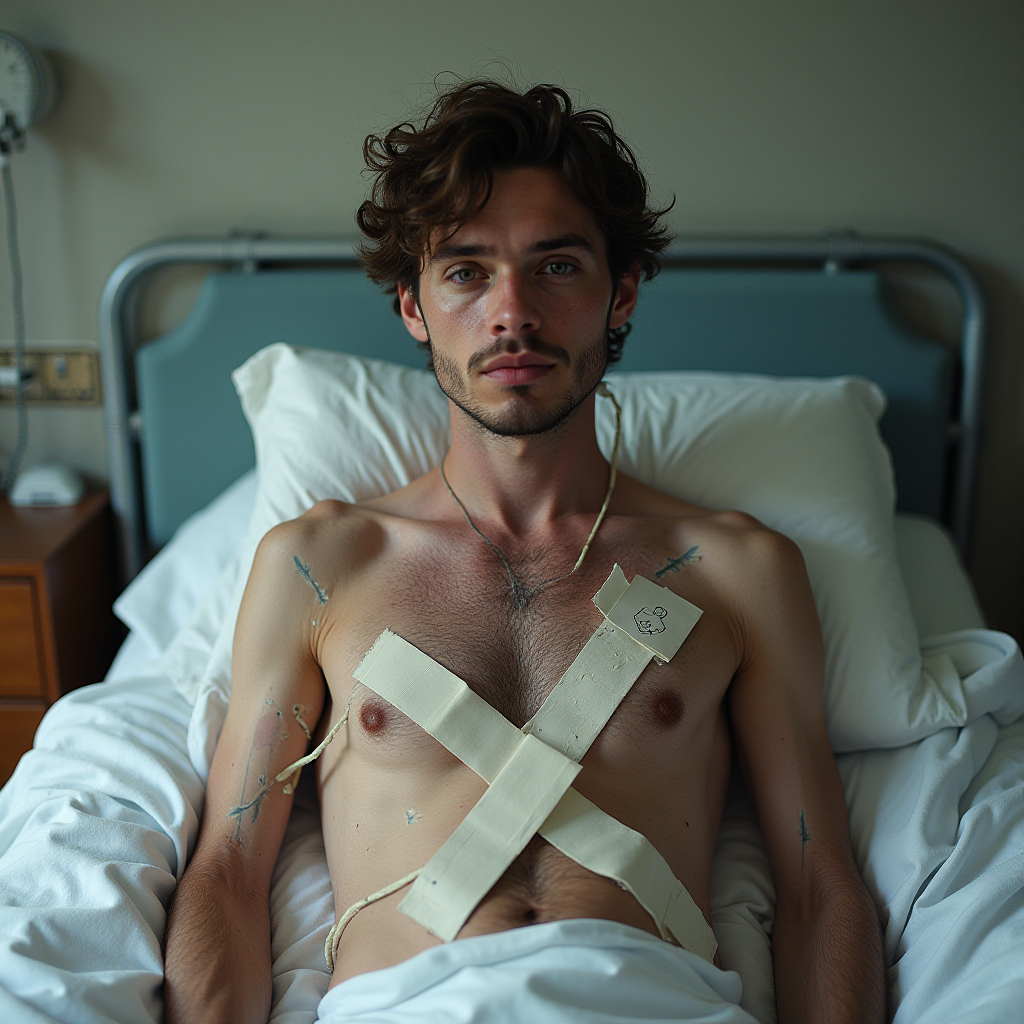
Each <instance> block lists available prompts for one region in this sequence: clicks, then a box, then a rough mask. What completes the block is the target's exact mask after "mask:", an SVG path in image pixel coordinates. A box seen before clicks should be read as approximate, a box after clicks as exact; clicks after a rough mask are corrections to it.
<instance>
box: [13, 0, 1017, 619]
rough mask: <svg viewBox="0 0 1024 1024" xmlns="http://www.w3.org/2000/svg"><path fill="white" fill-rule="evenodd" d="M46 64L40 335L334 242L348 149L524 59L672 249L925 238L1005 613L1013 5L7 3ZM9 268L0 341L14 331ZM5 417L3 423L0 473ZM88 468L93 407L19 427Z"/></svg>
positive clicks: (33, 169)
mask: <svg viewBox="0 0 1024 1024" xmlns="http://www.w3.org/2000/svg"><path fill="white" fill-rule="evenodd" d="M0 19H2V22H3V24H2V27H4V28H8V29H11V30H14V31H16V32H20V33H23V34H25V35H26V36H27V37H29V38H30V39H32V40H33V41H35V42H36V43H37V44H39V45H41V46H43V47H44V48H46V49H48V50H50V51H51V52H53V53H54V54H55V57H56V61H57V65H58V68H59V71H60V74H61V77H62V79H63V83H64V97H63V100H62V103H61V106H60V108H59V109H58V111H57V112H56V113H55V114H54V115H53V117H52V118H51V119H50V120H49V121H48V122H47V123H45V124H44V125H42V126H40V128H39V129H38V130H37V131H35V132H33V134H32V137H31V139H30V141H29V146H28V149H27V151H26V152H25V153H23V154H20V155H18V156H17V157H16V161H15V166H14V172H15V178H16V185H17V190H18V200H19V209H20V217H21V232H22V240H23V249H24V262H25V276H26V301H27V312H28V325H29V328H28V329H29V336H30V338H31V339H53V340H72V341H82V340H89V339H94V338H95V337H96V308H97V301H98V297H99V293H100V289H101V287H102V284H103V281H104V279H105V278H106V276H107V274H108V273H109V272H110V270H111V269H112V268H113V266H114V265H115V264H116V263H117V262H118V260H119V259H120V258H121V257H122V256H123V255H124V254H125V253H126V252H128V251H129V250H130V249H132V248H134V247H136V246H139V245H141V244H143V243H145V242H148V241H150V240H152V239H154V238H156V237H158V236H161V235H166V234H169V233H177V232H224V231H227V230H229V229H231V228H234V227H252V228H261V229H265V230H269V231H278V232H339V233H351V232H352V231H353V223H352V211H353V209H354V208H355V206H356V205H357V204H358V202H359V201H360V198H361V196H362V192H363V187H364V183H363V181H362V180H361V179H360V176H359V171H360V166H361V161H360V142H361V139H362V137H363V136H364V134H365V133H366V132H367V131H368V130H369V129H372V128H374V127H375V126H380V125H384V124H386V123H388V122H389V121H391V120H392V119H395V118H397V117H399V116H401V115H402V114H403V113H404V112H405V110H406V109H407V104H408V103H409V102H410V101H418V100H420V99H422V98H423V97H425V96H426V94H427V90H428V88H429V85H430V83H431V81H432V79H433V77H434V76H435V75H436V74H437V73H439V72H442V71H455V72H458V73H460V74H468V73H471V72H473V71H474V70H476V71H479V70H485V69H486V62H487V61H488V60H492V59H496V58H501V59H506V60H512V61H515V62H517V63H518V66H519V68H520V69H521V73H522V75H523V77H524V78H527V79H530V80H548V81H555V82H559V83H562V84H564V85H566V86H568V87H570V88H571V89H578V90H580V91H581V92H582V93H583V95H584V96H585V97H586V98H587V99H588V100H589V101H591V102H592V103H594V104H596V105H600V106H603V107H605V108H606V109H608V110H610V111H611V112H612V113H613V114H614V115H615V117H616V118H617V119H618V121H619V123H620V125H621V126H622V127H623V128H624V129H625V131H626V132H627V134H628V137H629V138H630V140H631V141H632V142H633V143H634V144H635V145H636V147H637V148H638V149H639V151H640V152H641V153H642V154H643V156H644V158H645V159H646V161H647V166H648V169H649V171H650V175H651V177H652V179H653V182H654V184H655V186H656V188H657V189H658V190H659V191H660V192H661V193H662V194H665V195H667V194H669V193H675V194H676V195H677V196H678V202H677V205H676V208H675V211H674V212H673V215H672V217H673V223H674V225H675V227H676V228H678V229H680V230H683V231H689V232H734V233H736V232H813V231H816V230H817V229H819V228H821V227H823V226H852V227H855V228H857V229H858V230H860V231H863V232H881V233H909V234H920V235H929V236H932V237H934V238H937V239H940V240H942V241H944V242H946V243H947V244H949V245H952V246H954V247H955V248H957V249H958V250H959V251H960V252H962V253H963V254H964V255H965V256H966V257H967V258H968V259H969V260H970V261H971V263H972V264H973V265H974V266H975V267H976V269H977V270H978V271H979V272H980V274H981V275H982V278H983V280H984V283H985V285H986V287H987V289H988V291H989V293H990V296H991V299H992V302H993V314H994V320H995V329H994V336H993V348H992V355H991V371H990V379H989V386H988V410H989V413H988V417H989V419H988V446H987V451H986V455H985V460H984V464H983V471H982V478H981V507H980V515H979V520H978V531H977V538H976V544H975V555H974V558H973V565H972V569H973V571H974V575H975V578H976V580H977V582H978V586H979V589H980V591H981V595H982V599H983V603H984V604H985V607H986V610H987V612H988V614H989V616H990V618H991V620H992V622H993V624H994V625H997V626H1000V627H1002V628H1005V629H1012V630H1013V631H1014V632H1018V633H1019V632H1020V631H1021V627H1022V619H1024V598H1022V574H1024V525H1022V519H1024V515H1022V513H1024V402H1022V396H1024V4H1021V3H1020V2H1019V0H1008V2H1003V3H1000V2H995V0H972V2H970V3H968V2H964V0H952V2H950V0H920V2H909V0H885V2H879V3H873V2H867V0H846V2H842V3H839V2H828V0H825V2H823V0H814V2H799V0H773V2H772V3H762V2H756V0H714V2H712V0H679V2H653V3H652V2H648V3H646V4H624V3H620V2H606V0H601V2H591V3H579V2H576V3H568V2H563V0H540V2H537V0H516V2H514V3H513V2H511V0H508V2H501V3H496V2H492V0H477V2H475V3H471V4H450V3H440V2H437V3H434V2H431V3H427V2H423V0H419V2H416V3H406V2H391V3H383V2H371V0H362V2H359V3H353V2H348V0H292V2H289V3H284V2H274V3H271V2H267V0H245V2H237V0H203V2H196V0H170V2H163V3H155V2H140V0H134V2H131V0H5V3H4V5H3V7H2V8H0ZM7 289H8V283H7V260H6V257H5V256H4V255H3V253H2V252H0V338H4V337H9V336H10V328H9V326H8V325H9V324H10V309H9V298H8V294H7ZM12 439H13V419H12V417H11V415H10V413H9V412H8V411H6V410H4V411H2V412H0V464H2V463H3V462H5V461H6V456H7V452H8V451H9V449H10V446H11V442H12ZM43 457H47V458H58V459H64V460H66V461H69V462H71V463H72V464H74V465H76V466H78V467H79V468H81V469H83V470H86V471H90V472H92V473H95V474H98V475H101V476H102V475H103V473H104V472H105V465H106V463H105V452H104V443H103V435H102V426H101V418H100V415H99V412H98V410H82V411H78V412H74V413H72V412H64V413H61V412H54V411H51V410H44V409H41V410H37V411H34V412H33V415H32V448H31V452H30V458H43Z"/></svg>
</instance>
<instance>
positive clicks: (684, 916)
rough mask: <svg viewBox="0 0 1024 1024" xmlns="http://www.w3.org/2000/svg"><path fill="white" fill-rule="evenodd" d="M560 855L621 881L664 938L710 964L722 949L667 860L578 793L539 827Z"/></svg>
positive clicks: (568, 794) (571, 792) (561, 803)
mask: <svg viewBox="0 0 1024 1024" xmlns="http://www.w3.org/2000/svg"><path fill="white" fill-rule="evenodd" d="M540 834H541V835H542V836H543V837H544V838H545V839H546V840H547V841H548V842H549V843H550V844H551V845H552V846H554V847H555V849H557V850H561V851H562V853H564V854H565V855H566V856H567V857H571V858H572V859H573V860H574V861H576V862H577V863H578V864H582V865H583V867H585V868H589V869H590V870H591V871H593V872H594V873H595V874H598V875H604V876H605V877H606V878H611V879H613V880H614V881H616V882H618V883H619V884H620V885H621V886H623V887H624V888H625V889H627V890H628V891H629V892H631V893H632V894H633V896H635V897H636V900H637V902H638V903H639V904H640V906H642V907H643V908H644V910H646V911H647V913H648V914H650V915H651V917H652V918H654V923H655V924H656V925H657V926H658V930H659V931H660V932H661V937H662V938H663V939H668V938H669V936H670V935H671V936H672V937H673V938H674V939H675V940H676V942H678V943H679V945H680V946H682V947H683V949H688V950H690V952H692V953H696V954H697V955H698V956H702V957H704V958H705V959H706V960H711V959H712V958H713V957H714V955H715V950H716V949H717V948H718V943H717V942H716V941H715V936H714V932H712V930H711V929H710V928H709V927H708V924H707V922H706V921H705V920H704V915H703V914H702V913H701V911H700V908H699V907H698V906H697V904H696V903H694V902H693V898H692V897H691V896H690V894H689V893H688V892H687V891H686V888H685V886H684V885H683V883H682V882H680V881H679V880H678V879H677V878H676V877H675V875H673V874H672V869H671V868H670V867H669V866H668V864H667V863H666V862H665V859H664V858H663V857H662V856H661V854H660V853H658V851H657V850H656V849H655V848H654V847H653V846H652V845H651V843H650V841H649V840H648V839H647V838H646V837H645V836H643V835H641V834H640V833H639V832H636V831H634V830H633V829H631V828H629V826H628V825H623V824H622V822H621V821H616V819H615V818H613V817H612V816H611V815H610V814H605V812H604V811H602V810H601V808H600V807H597V806H595V805H594V804H592V803H591V802H590V801H589V800H588V799H587V798H586V797H585V796H581V795H580V794H579V793H577V792H576V790H575V789H570V790H568V791H567V792H566V794H565V796H563V797H562V799H561V800H560V801H559V802H558V806H557V807H556V808H555V809H554V810H553V811H552V812H551V814H550V815H549V816H548V818H547V820H546V821H545V822H544V824H543V825H542V826H541V828H540Z"/></svg>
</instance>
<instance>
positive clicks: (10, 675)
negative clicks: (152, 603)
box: [0, 491, 123, 785]
mask: <svg viewBox="0 0 1024 1024" xmlns="http://www.w3.org/2000/svg"><path fill="white" fill-rule="evenodd" d="M113 551H114V547H113V531H112V520H111V514H110V503H109V501H108V498H107V492H106V491H96V492H94V493H91V494H89V495H88V496H87V497H86V498H85V500H84V501H83V502H82V503H81V504H80V505H76V506H74V507H73V508H12V507H11V506H10V505H9V504H8V503H7V501H6V499H4V498H0V785H2V784H3V783H4V782H6V781H7V779H8V777H9V776H10V774H11V772H12V771H14V768H15V765H17V763H18V759H19V758H20V757H21V755H22V754H23V753H24V752H25V751H26V750H28V749H29V748H30V747H31V746H32V737H33V736H34V735H35V731H36V727H37V726H38V725H39V720H40V719H41V718H42V717H43V712H45V711H46V709H47V707H49V705H50V704H52V703H53V701H55V700H56V699H57V698H58V697H60V696H61V694H64V693H67V692H68V690H73V689H75V687H77V686H82V685H83V684H85V683H96V682H99V681H100V680H101V679H102V678H103V676H104V674H105V673H106V671H107V668H108V667H109V666H110V662H111V660H112V659H113V656H114V653H115V651H116V650H117V645H118V642H119V640H120V638H121V635H122V634H123V628H121V627H119V625H118V622H117V619H116V618H115V617H114V614H113V612H112V611H111V604H112V603H113V600H114V596H115V595H114V566H113Z"/></svg>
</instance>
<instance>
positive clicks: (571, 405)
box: [424, 322, 608, 437]
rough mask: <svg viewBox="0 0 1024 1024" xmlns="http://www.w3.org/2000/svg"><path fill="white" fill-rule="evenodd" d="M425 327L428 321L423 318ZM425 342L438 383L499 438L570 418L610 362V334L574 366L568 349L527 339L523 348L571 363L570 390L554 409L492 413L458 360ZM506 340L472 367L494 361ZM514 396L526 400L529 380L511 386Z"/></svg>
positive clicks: (472, 362) (480, 356) (543, 431)
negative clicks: (480, 401)
mask: <svg viewBox="0 0 1024 1024" xmlns="http://www.w3.org/2000/svg"><path fill="white" fill-rule="evenodd" d="M424 326H426V322H424ZM427 344H428V345H430V355H431V360H432V362H433V369H434V376H435V378H436V379H437V384H438V387H440V389H441V390H442V391H443V392H444V393H445V395H446V396H447V397H448V398H449V400H450V401H452V402H453V403H454V404H455V405H457V406H458V407H459V408H460V409H461V410H462V411H463V412H464V413H465V414H466V415H467V416H468V417H469V418H470V419H472V420H474V421H475V422H476V423H478V424H479V425H480V426H481V427H483V428H484V430H486V431H487V432H488V433H490V434H494V435H496V436H498V437H529V436H532V435H535V434H546V433H548V432H549V431H551V430H554V429H555V428H556V427H558V426H560V425H561V424H563V423H565V422H566V421H567V420H569V419H570V418H571V417H572V416H573V414H574V413H575V412H576V410H577V409H578V408H579V407H580V406H581V405H582V404H583V403H584V402H585V401H586V400H587V399H588V398H589V397H590V396H591V395H592V394H593V392H594V389H595V388H596V387H597V385H598V384H600V383H601V378H602V377H603V376H604V371H605V369H606V367H607V365H608V332H607V330H605V331H604V332H603V333H602V335H601V337H600V338H598V339H597V340H596V341H595V342H594V343H593V344H592V345H590V346H589V347H588V348H587V349H586V350H584V352H583V353H582V354H581V355H580V357H579V358H578V359H577V361H576V363H575V365H571V364H570V359H569V354H568V352H566V351H565V349H563V348H561V347H559V346H556V345H549V344H547V343H546V342H544V341H541V340H540V339H539V338H529V339H527V341H526V343H525V345H524V347H525V349H526V351H528V352H534V353H536V354H538V355H545V356H548V357H549V358H552V359H554V360H556V362H559V363H561V364H562V365H563V366H566V365H569V366H570V369H571V375H570V380H569V388H568V390H567V391H566V393H565V395H563V396H562V399H561V400H560V401H559V402H558V404H557V405H555V406H554V408H550V409H536V408H531V407H530V406H529V405H526V404H525V403H524V404H522V405H521V406H520V407H519V408H517V409H514V410H512V411H509V412H505V413H491V412H488V411H487V410H485V409H483V408H481V406H480V405H479V404H478V403H476V402H474V401H473V399H472V397H471V396H470V393H469V388H468V387H467V384H466V376H465V375H464V374H463V372H462V370H461V368H460V367H459V366H458V364H457V363H456V362H455V360H454V359H452V358H451V357H449V356H447V355H446V354H445V353H443V352H438V351H437V349H436V348H434V345H433V342H432V341H431V340H430V332H429V331H428V332H427ZM507 346H508V342H504V341H503V342H499V343H497V344H495V345H493V346H491V348H490V349H488V350H487V351H485V352H482V353H478V354H477V355H476V356H474V358H473V359H472V360H470V367H469V368H470V370H472V367H473V366H474V365H479V363H480V362H482V361H484V360H485V359H492V358H494V357H495V356H498V355H501V354H502V353H503V352H504V351H506V349H507ZM507 390H508V391H510V392H511V393H512V394H514V395H519V396H521V397H522V398H526V397H527V396H528V395H529V393H530V386H529V385H528V384H520V385H512V386H511V387H509V388H508V389H507Z"/></svg>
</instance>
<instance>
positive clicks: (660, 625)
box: [633, 605, 668, 636]
mask: <svg viewBox="0 0 1024 1024" xmlns="http://www.w3.org/2000/svg"><path fill="white" fill-rule="evenodd" d="M666 615H668V612H667V611H666V610H665V609H664V608H662V607H661V605H656V606H655V608H654V611H653V612H652V611H651V609H650V608H648V607H647V606H646V605H645V606H644V607H643V608H641V609H640V611H638V612H637V613H636V615H634V616H633V621H634V622H635V623H636V628H637V632H639V633H646V634H647V636H652V635H653V634H654V633H664V632H665V616H666Z"/></svg>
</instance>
